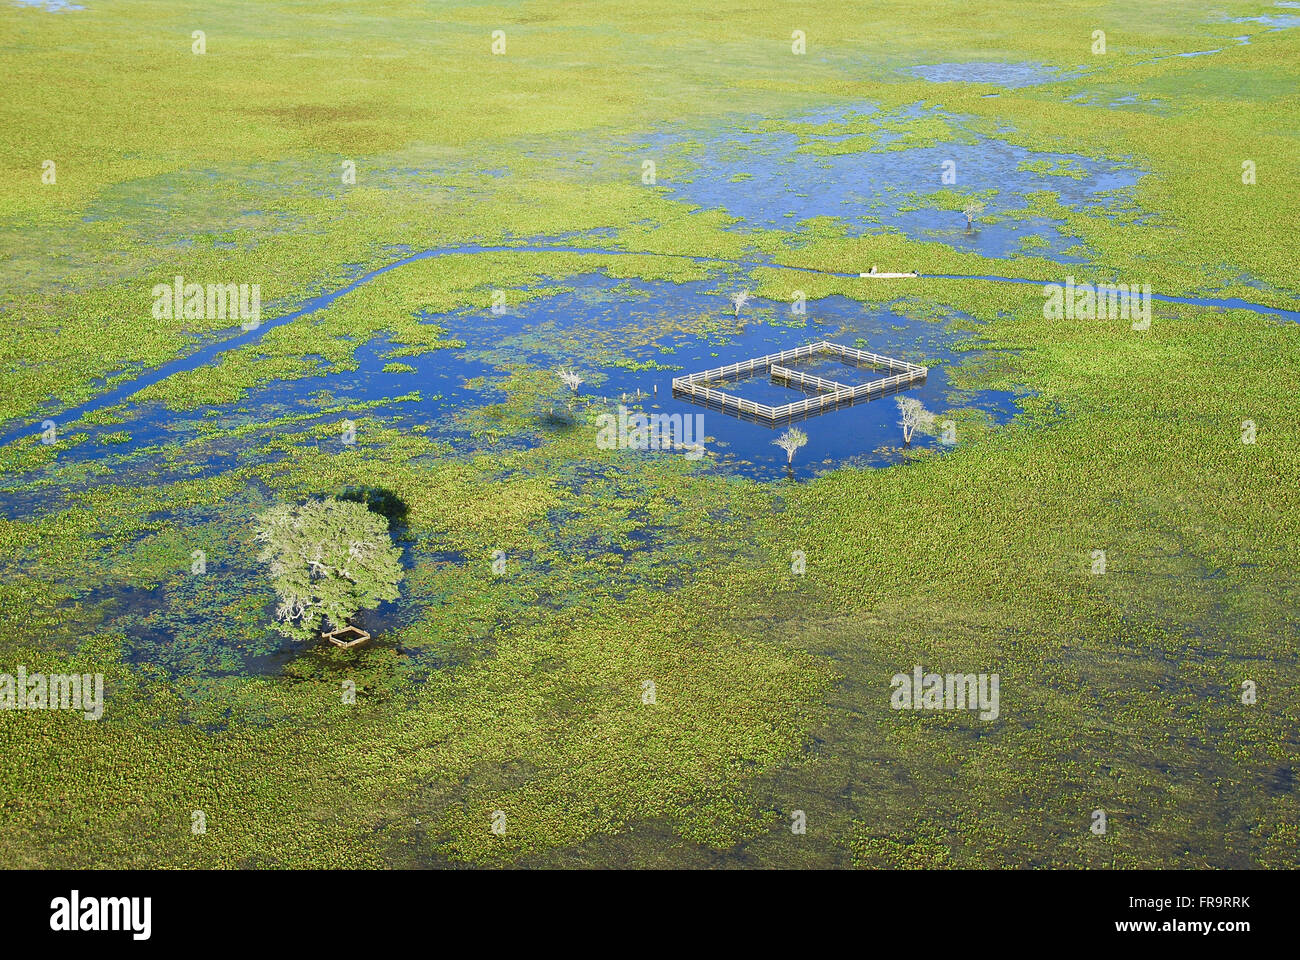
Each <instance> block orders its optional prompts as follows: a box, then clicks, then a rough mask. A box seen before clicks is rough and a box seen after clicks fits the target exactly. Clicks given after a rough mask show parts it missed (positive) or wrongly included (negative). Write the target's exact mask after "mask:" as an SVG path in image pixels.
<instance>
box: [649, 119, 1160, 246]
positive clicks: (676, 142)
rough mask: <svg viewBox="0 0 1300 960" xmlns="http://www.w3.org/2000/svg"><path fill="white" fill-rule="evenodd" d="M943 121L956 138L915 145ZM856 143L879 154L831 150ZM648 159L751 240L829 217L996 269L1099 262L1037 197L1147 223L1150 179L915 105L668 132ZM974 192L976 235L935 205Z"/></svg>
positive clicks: (670, 186) (669, 187) (666, 185)
mask: <svg viewBox="0 0 1300 960" xmlns="http://www.w3.org/2000/svg"><path fill="white" fill-rule="evenodd" d="M935 120H941V121H943V122H945V123H947V124H949V125H950V126H951V127H952V128H953V129H954V130H955V133H956V139H955V140H953V141H950V142H947V143H943V144H939V145H937V146H928V147H909V146H907V143H908V140H907V137H908V135H909V134H910V133H912V132H915V133H917V134H918V136H924V131H923V130H921V129H920V128H919V126H918V125H919V124H922V123H925V122H932V121H935ZM914 128H915V129H914ZM852 137H867V138H869V139H870V141H871V144H872V145H874V147H873V149H863V150H860V151H858V152H850V153H826V152H821V151H825V150H826V149H827V148H828V147H832V148H833V147H834V145H837V144H842V143H843V142H844V141H845V139H847V138H852ZM864 146H867V144H865V143H864ZM642 151H643V152H644V153H645V155H646V156H650V157H658V168H657V174H658V185H659V186H660V187H662V188H663V189H664V190H665V191H666V192H668V193H669V194H670V195H671V196H673V197H675V198H676V199H679V200H682V201H685V202H687V203H690V204H692V205H694V206H697V207H700V208H703V209H708V210H722V211H725V212H726V213H727V214H728V215H730V216H732V217H735V218H737V220H738V222H737V223H736V224H735V225H734V227H733V229H736V230H740V231H746V230H755V229H765V230H786V231H793V230H797V229H799V228H800V225H801V224H803V225H806V224H807V222H808V221H810V220H812V219H814V218H818V217H830V218H834V219H835V221H837V223H838V224H839V225H840V226H842V228H843V229H844V231H845V233H846V234H847V235H849V236H862V235H864V234H871V233H879V232H881V231H883V230H886V229H892V230H897V231H900V232H902V233H904V234H906V235H907V236H908V237H911V238H913V239H917V240H930V241H939V242H942V243H946V244H948V245H950V246H952V247H954V248H955V249H958V250H966V251H969V252H972V253H978V254H981V255H983V256H986V257H991V258H996V259H1007V258H1013V257H1017V256H1035V257H1043V258H1046V259H1050V260H1055V261H1057V262H1061V263H1079V262H1084V261H1087V260H1089V259H1091V255H1090V252H1089V251H1088V250H1086V249H1084V248H1083V246H1082V245H1081V241H1079V240H1078V239H1077V238H1075V237H1073V236H1071V235H1070V234H1069V233H1068V232H1067V229H1066V226H1065V224H1064V222H1062V221H1058V220H1054V219H1051V218H1048V217H1043V216H1038V215H1034V214H1031V213H1029V203H1030V195H1031V194H1034V193H1038V192H1048V193H1052V194H1056V195H1059V199H1060V203H1061V204H1062V205H1063V206H1065V207H1067V208H1069V209H1072V210H1081V211H1086V212H1089V213H1092V214H1094V215H1105V216H1108V217H1116V216H1123V217H1127V218H1129V219H1131V220H1134V221H1137V220H1139V219H1140V216H1141V212H1140V211H1139V210H1138V209H1137V207H1136V199H1135V197H1136V195H1135V193H1134V187H1135V186H1136V185H1137V183H1138V181H1139V180H1140V179H1141V178H1142V176H1143V175H1144V173H1143V171H1141V170H1139V169H1137V168H1136V167H1134V166H1132V165H1130V164H1125V163H1119V162H1113V161H1106V160H1095V159H1092V158H1088V157H1083V156H1077V155H1072V154H1062V153H1049V152H1040V151H1031V150H1028V149H1025V148H1024V147H1019V146H1015V145H1013V144H1010V143H1008V142H1006V141H1005V140H1000V139H998V138H996V137H990V136H987V135H984V134H981V133H977V132H975V131H973V130H971V129H970V128H969V127H968V126H967V125H966V122H965V121H964V120H963V119H962V118H959V117H956V116H953V115H951V114H947V113H944V112H942V111H939V110H934V109H926V108H921V107H916V106H914V107H909V108H906V109H903V110H898V111H892V112H883V111H879V110H877V109H876V108H875V107H872V106H870V105H861V106H859V107H856V108H850V109H845V108H835V109H834V110H822V111H818V112H814V113H808V114H804V115H801V116H799V117H795V118H794V119H793V120H790V121H788V122H783V123H782V124H781V125H780V126H779V128H775V129H773V128H769V127H768V126H765V125H764V123H763V122H762V121H761V119H759V118H751V119H750V120H747V121H745V122H743V123H740V124H737V125H736V126H735V127H732V128H728V129H726V130H712V131H702V132H701V131H681V132H673V133H664V134H660V135H658V136H656V137H654V138H652V139H650V140H649V141H647V142H646V143H645V144H644V145H643V146H642ZM948 161H952V162H954V163H955V164H956V171H955V172H956V177H955V183H953V184H945V183H944V182H943V176H944V172H945V163H946V162H948ZM1052 171H1058V172H1052ZM1065 171H1069V172H1070V174H1072V175H1065V173H1064V172H1065ZM972 194H974V195H978V196H979V197H980V199H981V200H982V201H983V202H984V204H985V212H984V213H983V214H982V215H980V216H979V217H978V218H977V219H976V223H975V227H974V229H973V230H967V227H966V219H965V217H964V216H963V214H962V213H961V211H960V210H959V209H938V208H937V207H936V206H935V204H934V201H935V200H936V199H937V198H938V197H939V196H940V195H958V196H961V197H965V196H968V195H972Z"/></svg>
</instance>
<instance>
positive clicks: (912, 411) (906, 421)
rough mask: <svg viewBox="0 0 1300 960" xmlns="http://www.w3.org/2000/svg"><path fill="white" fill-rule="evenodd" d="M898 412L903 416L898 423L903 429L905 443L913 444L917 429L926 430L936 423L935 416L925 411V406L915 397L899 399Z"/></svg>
mask: <svg viewBox="0 0 1300 960" xmlns="http://www.w3.org/2000/svg"><path fill="white" fill-rule="evenodd" d="M898 410H899V412H900V413H902V415H903V419H902V420H900V421H898V425H899V426H900V427H902V428H903V443H911V442H912V435H913V434H914V433H916V428H917V427H920V428H922V429H923V430H924V429H926V428H928V427H929V426H930V424H932V423H934V414H933V413H931V412H930V411H929V410H927V409H925V405H924V404H922V403H921V401H920V400H917V399H916V398H915V397H899V398H898Z"/></svg>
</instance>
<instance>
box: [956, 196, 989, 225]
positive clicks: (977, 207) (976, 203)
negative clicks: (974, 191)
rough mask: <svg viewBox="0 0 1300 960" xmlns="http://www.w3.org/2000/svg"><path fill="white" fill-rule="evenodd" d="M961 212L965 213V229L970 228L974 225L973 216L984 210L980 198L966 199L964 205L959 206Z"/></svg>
mask: <svg viewBox="0 0 1300 960" xmlns="http://www.w3.org/2000/svg"><path fill="white" fill-rule="evenodd" d="M961 212H962V213H964V214H966V229H967V230H970V229H972V228H973V227H974V226H975V218H976V217H978V216H979V215H980V214H981V213H983V212H984V202H983V201H982V200H967V201H966V206H964V207H962V208H961Z"/></svg>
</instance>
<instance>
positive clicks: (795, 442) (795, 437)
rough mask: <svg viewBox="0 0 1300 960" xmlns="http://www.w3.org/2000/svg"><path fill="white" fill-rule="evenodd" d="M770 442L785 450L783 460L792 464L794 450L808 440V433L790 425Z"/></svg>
mask: <svg viewBox="0 0 1300 960" xmlns="http://www.w3.org/2000/svg"><path fill="white" fill-rule="evenodd" d="M772 442H773V443H774V444H776V445H777V446H778V447H780V448H781V449H782V450H784V451H785V462H786V463H788V464H792V463H794V452H795V451H796V450H798V449H799V448H800V447H802V446H803V445H804V444H806V443H807V442H808V434H806V433H804V432H803V431H802V430H800V429H799V428H798V427H791V428H790V429H789V430H787V431H786V432H785V433H783V434H781V436H779V437H777V438H776V439H775V440H773V441H772Z"/></svg>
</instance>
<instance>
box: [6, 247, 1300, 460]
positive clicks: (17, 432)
mask: <svg viewBox="0 0 1300 960" xmlns="http://www.w3.org/2000/svg"><path fill="white" fill-rule="evenodd" d="M501 251H517V252H519V251H531V252H536V253H545V252H556V251H565V252H577V253H589V254H599V255H603V256H644V255H645V254H643V253H639V252H636V251H628V250H607V249H600V248H593V247H580V246H563V245H557V244H551V243H547V242H545V241H536V242H533V243H531V244H529V245H527V246H523V245H515V246H479V245H472V244H470V245H460V246H455V247H445V248H437V249H433V250H424V251H421V252H419V253H414V254H410V255H408V256H405V257H403V258H402V259H399V260H395V261H393V262H392V263H389V264H386V265H384V266H382V267H379V268H377V269H375V270H372V271H369V272H367V273H365V274H362V275H361V276H358V277H357V278H356V279H354V280H352V281H351V282H349V283H348V284H346V285H344V286H342V287H340V288H339V289H337V290H334V291H332V292H329V293H325V294H321V295H319V296H317V297H313V298H311V299H309V300H307V301H306V302H305V303H304V305H303V306H301V307H299V308H298V309H296V310H293V311H290V312H289V313H286V314H283V315H281V316H279V317H273V318H270V319H268V320H266V321H264V322H263V323H262V324H261V326H260V327H258V328H257V329H256V330H251V331H239V330H238V328H236V330H235V331H233V332H232V333H231V334H230V335H229V336H227V337H225V338H222V339H217V340H213V341H211V342H208V343H206V344H204V345H203V346H201V347H200V348H199V349H197V350H196V351H194V352H193V353H192V354H190V355H188V356H185V357H182V358H180V359H178V360H174V361H171V362H169V363H166V364H162V365H161V366H158V367H155V368H152V369H150V370H148V371H144V372H140V373H138V374H137V375H136V376H135V377H134V378H128V379H125V380H123V381H122V382H120V383H118V384H116V385H115V386H113V387H109V388H106V389H104V390H103V392H102V393H100V394H99V395H97V396H96V397H95V399H93V400H91V401H89V402H87V403H85V404H82V405H80V406H78V407H75V408H72V409H70V410H66V411H62V412H58V413H42V414H37V415H36V416H35V417H34V418H33V419H31V420H29V421H28V423H27V424H26V425H13V426H11V427H10V429H9V430H8V431H7V433H6V434H5V435H4V436H3V437H0V445H2V444H8V443H12V442H14V441H16V440H19V439H21V438H23V437H27V436H32V435H35V434H38V433H39V432H40V424H41V423H42V421H44V420H45V419H46V418H47V417H53V418H54V419H55V420H56V422H57V423H58V424H59V428H60V430H61V431H66V429H67V428H68V427H71V426H72V425H74V424H76V422H77V421H78V420H79V419H80V418H81V417H82V416H83V415H85V414H87V413H90V412H93V411H97V410H100V409H103V408H107V407H115V406H116V405H118V404H119V403H122V402H123V401H125V400H127V399H128V398H130V397H131V396H132V395H133V394H135V393H136V392H137V391H139V390H140V389H142V388H143V387H146V386H149V385H150V384H153V383H157V382H159V381H161V380H163V379H165V378H166V377H169V376H171V375H173V374H175V373H178V372H182V371H185V370H193V369H195V368H197V367H200V366H203V365H206V364H209V363H213V362H215V361H216V360H217V359H219V357H220V355H221V354H222V353H224V352H225V351H226V350H230V349H235V348H238V347H241V346H246V345H248V344H250V343H253V342H255V341H256V340H257V339H259V338H260V337H261V336H263V335H264V334H265V333H266V331H267V330H270V329H273V328H274V327H276V326H279V325H281V324H284V323H289V322H291V321H293V320H295V319H298V318H300V317H304V316H307V315H309V314H311V313H314V312H316V311H318V310H322V309H325V308H327V307H328V306H329V305H331V304H332V303H334V302H335V301H337V300H338V299H339V298H340V297H343V296H345V295H346V294H347V293H349V292H351V291H352V290H355V289H356V288H357V287H359V286H361V285H362V284H364V283H367V282H368V281H370V280H371V279H373V278H375V277H378V276H381V275H383V274H384V273H387V272H388V271H390V270H395V269H398V268H399V267H402V266H405V265H407V264H410V263H415V262H419V261H421V260H425V259H430V258H434V257H439V256H448V255H451V254H464V253H480V252H501ZM680 259H685V260H690V261H692V262H697V263H702V264H715V265H730V266H737V267H758V266H780V267H782V269H787V270H790V271H792V272H794V273H825V272H826V271H819V270H815V269H812V268H808V267H787V266H784V265H781V264H774V263H772V262H771V261H770V260H765V259H762V258H760V259H755V260H752V261H736V260H723V259H716V258H710V257H698V256H685V255H682V256H680ZM830 275H832V276H837V277H856V276H857V274H856V273H840V272H832V273H830ZM935 276H936V277H937V278H938V279H957V280H962V279H969V280H985V281H991V282H996V283H1014V284H1028V285H1039V284H1040V281H1036V280H1025V279H1022V278H1017V277H1004V276H999V275H978V276H965V275H960V274H939V275H935ZM917 282H921V281H917ZM923 290H924V288H923V287H922V288H919V292H923ZM909 292H911V291H910V290H909ZM1152 299H1153V300H1156V301H1159V302H1163V303H1174V304H1189V305H1196V306H1206V307H1218V308H1230V309H1241V310H1249V311H1251V312H1253V313H1257V314H1262V315H1266V316H1274V317H1279V318H1281V319H1286V320H1291V321H1300V311H1296V310H1286V309H1280V308H1276V307H1268V306H1263V305H1260V304H1254V303H1249V302H1247V301H1244V300H1241V299H1239V298H1236V297H1230V298H1215V297H1192V296H1182V297H1180V296H1169V295H1163V294H1153V295H1152ZM764 352H770V351H764ZM878 352H885V353H887V351H878ZM739 359H743V358H739ZM407 362H411V361H407ZM718 365H719V364H712V363H711V364H708V366H718ZM402 392H407V391H406V390H403V391H402ZM117 429H121V428H118V427H112V428H105V429H104V430H103V431H101V432H114V431H115V430H117ZM155 429H162V428H161V427H158V428H155ZM153 436H155V437H160V436H161V434H154V435H153Z"/></svg>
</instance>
